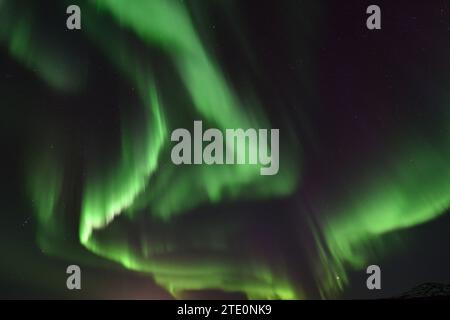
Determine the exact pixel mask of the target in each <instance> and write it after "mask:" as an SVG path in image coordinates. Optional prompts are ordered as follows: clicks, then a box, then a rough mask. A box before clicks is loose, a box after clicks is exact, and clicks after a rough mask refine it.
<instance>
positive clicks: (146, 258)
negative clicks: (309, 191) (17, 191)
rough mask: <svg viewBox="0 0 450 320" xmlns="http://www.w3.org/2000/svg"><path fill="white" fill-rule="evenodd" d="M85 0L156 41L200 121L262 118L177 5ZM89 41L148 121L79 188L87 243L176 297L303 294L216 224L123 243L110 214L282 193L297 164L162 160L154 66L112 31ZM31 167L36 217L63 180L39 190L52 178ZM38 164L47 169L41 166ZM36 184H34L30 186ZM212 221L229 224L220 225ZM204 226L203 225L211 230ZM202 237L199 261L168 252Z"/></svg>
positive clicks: (258, 122)
mask: <svg viewBox="0 0 450 320" xmlns="http://www.w3.org/2000/svg"><path fill="white" fill-rule="evenodd" d="M91 3H92V4H93V5H94V6H96V8H97V9H98V10H105V11H107V12H109V13H110V14H111V15H112V16H113V17H115V18H117V20H118V21H120V22H121V24H122V25H123V26H127V27H129V29H130V30H132V31H134V32H135V33H136V35H138V36H139V37H140V39H141V40H142V41H143V42H144V43H146V44H148V45H149V46H153V47H155V46H156V47H160V49H161V51H162V52H164V53H166V54H168V55H169V56H170V58H171V59H172V60H173V61H174V63H175V66H176V69H177V70H178V72H179V74H180V76H181V80H182V81H183V83H184V84H185V86H186V90H187V91H188V93H189V95H190V97H191V99H192V105H193V107H194V108H195V109H196V112H197V114H198V115H199V117H201V118H202V119H204V121H207V123H209V124H211V125H214V126H215V127H218V128H222V129H226V128H236V127H239V128H248V127H256V128H265V127H267V126H266V124H267V122H266V120H264V116H263V115H262V114H261V113H259V112H258V111H257V107H256V106H255V108H254V109H253V110H250V109H249V110H247V111H245V110H244V109H243V107H242V103H241V102H240V101H239V99H238V98H237V97H236V96H235V94H234V93H233V90H232V89H231V88H230V87H229V85H228V84H227V82H226V80H225V79H224V77H223V76H222V75H221V73H220V67H219V66H218V65H217V64H216V63H215V62H214V61H213V59H212V58H210V57H209V56H208V54H207V53H206V51H205V49H204V48H203V46H202V44H201V42H200V40H199V39H198V37H197V34H196V32H195V31H194V27H193V26H192V24H191V22H190V17H189V15H188V13H187V11H186V9H185V8H184V6H183V5H182V4H180V3H179V2H175V1H159V0H156V1H133V2H126V3H125V2H124V1H97V2H95V3H94V1H93V2H91ZM149 15H150V16H149ZM95 19H96V18H94V17H92V16H90V14H89V13H87V12H86V10H84V12H83V21H84V23H85V25H88V26H89V27H87V28H86V29H87V30H90V31H88V32H90V33H91V34H90V35H88V36H90V37H91V38H93V39H96V38H95V35H96V33H98V32H101V31H102V30H101V26H98V25H97V24H96V21H95ZM173 21H177V23H176V24H174V23H173ZM95 41H96V42H97V44H98V45H99V46H100V48H101V49H102V51H103V53H104V54H105V55H106V56H108V57H109V58H110V61H111V62H112V63H113V64H114V65H115V66H116V67H117V68H118V69H119V70H121V71H122V72H123V74H124V75H125V76H126V77H127V78H128V79H129V81H130V82H131V83H132V85H133V86H134V87H136V88H138V91H139V93H140V96H141V103H142V104H143V105H144V106H145V112H144V114H146V123H145V125H144V127H145V129H144V132H141V133H139V134H138V135H137V134H135V133H133V132H134V131H133V130H127V127H126V126H124V128H122V129H123V130H122V142H121V154H120V157H119V159H118V161H117V162H116V165H115V166H114V167H113V168H112V170H103V171H104V173H103V174H95V175H92V176H90V175H88V177H87V180H86V182H85V187H84V190H83V196H82V206H81V216H80V226H79V239H80V242H81V243H82V244H83V245H84V246H85V247H86V248H87V249H89V250H90V251H92V252H94V253H96V254H97V255H99V256H101V257H104V258H107V259H110V260H113V261H116V262H119V263H120V264H122V265H123V266H124V267H126V268H127V269H130V270H136V271H140V272H148V273H150V274H151V275H152V276H153V278H154V279H155V281H156V282H157V283H159V284H160V285H162V286H163V287H165V288H166V289H168V290H169V291H170V292H171V293H172V294H173V295H174V296H178V295H179V294H180V293H182V292H183V291H185V290H200V289H220V290H224V291H232V292H242V293H244V294H246V295H247V297H249V298H283V299H293V298H299V297H302V296H303V293H302V291H301V289H299V288H293V287H292V285H291V284H290V283H289V281H288V279H287V278H286V277H285V276H284V275H283V273H280V274H276V273H275V271H274V270H273V268H272V266H270V265H269V264H268V263H267V261H263V260H261V261H258V260H255V259H248V260H247V261H245V260H244V261H242V258H240V259H239V260H236V259H235V258H233V255H230V254H229V253H227V245H228V244H227V240H228V238H229V237H230V236H229V235H225V234H224V233H223V232H222V233H221V232H216V235H214V236H213V237H212V238H211V239H208V242H205V239H202V237H201V236H198V235H197V236H196V235H190V236H189V237H188V238H187V239H185V241H184V242H183V243H177V242H176V241H175V240H170V239H164V240H161V242H160V243H158V241H156V243H155V242H153V243H152V244H151V245H149V244H148V243H146V242H145V237H146V236H145V235H142V238H141V243H140V249H136V248H135V247H134V246H132V245H130V244H129V243H127V238H128V237H127V234H126V231H125V230H122V229H121V227H120V226H117V223H115V221H116V220H117V217H118V216H121V215H125V216H127V217H128V218H129V219H135V218H136V212H138V214H137V215H138V216H139V215H141V214H144V213H145V214H149V215H151V216H153V217H156V220H159V221H164V222H165V223H169V225H170V223H171V220H172V219H174V215H182V214H183V213H184V212H187V211H188V210H191V209H194V208H195V207H196V206H199V205H202V204H204V203H217V202H219V201H224V200H225V199H227V198H228V199H233V198H238V197H241V196H242V195H243V194H246V193H247V196H248V197H267V196H271V197H272V196H283V195H287V194H289V193H291V192H292V191H293V190H294V188H295V184H296V175H295V172H296V169H295V167H293V166H292V165H291V163H290V162H291V161H289V160H288V161H285V162H284V164H283V163H282V164H281V168H280V172H279V174H278V175H277V176H276V177H272V178H267V177H262V176H260V172H259V169H260V167H259V166H254V165H241V166H220V167H219V166H215V167H214V166H213V167H209V166H207V165H204V166H195V167H190V168H182V169H179V168H174V167H171V166H173V165H172V164H170V166H165V167H164V169H161V168H160V167H161V164H160V163H159V162H161V157H164V156H166V159H165V160H166V162H169V161H170V160H169V159H167V151H168V149H169V147H170V146H169V132H170V118H171V116H170V115H167V114H165V108H164V102H163V101H162V100H163V99H161V98H160V96H159V92H158V90H157V87H158V83H157V82H158V80H157V79H156V78H154V75H152V74H151V71H152V70H151V66H150V65H149V64H148V63H146V62H142V64H140V65H138V64H137V63H136V60H135V59H136V52H135V51H133V50H132V49H128V48H126V47H123V46H119V45H117V42H116V40H115V39H114V38H108V37H104V40H100V41H99V40H95ZM175 116H176V115H175ZM164 153H165V154H164ZM47 165H48V164H47ZM44 166H46V164H44ZM94 170H98V168H95V169H94ZM158 170H161V171H162V172H158V180H157V181H156V182H155V181H154V180H153V175H154V174H155V172H156V171H158ZM100 171H102V170H100ZM36 172H37V171H35V172H33V173H32V174H31V176H32V177H33V178H32V181H36V180H39V178H40V179H41V180H40V181H38V182H35V183H31V185H32V191H31V194H32V197H33V199H34V201H35V202H36V203H38V205H37V208H38V214H37V217H38V219H39V220H40V224H41V225H43V224H45V221H44V219H43V218H44V217H47V216H53V215H54V214H56V209H55V207H56V205H57V199H58V194H60V190H58V188H57V186H59V185H61V180H62V179H63V177H61V176H58V177H57V178H56V177H55V179H54V180H55V181H54V182H52V183H51V184H48V186H53V187H55V188H45V191H42V186H43V185H45V184H46V183H45V182H44V181H43V180H47V181H48V179H50V180H52V177H51V176H42V175H40V174H37V175H36V174H35V173H36ZM40 172H45V171H44V170H42V168H41V169H40ZM93 176H95V178H94V177H93ZM36 177H37V178H36ZM269 179H270V180H269ZM265 181H267V182H265ZM38 188H39V189H40V190H41V191H39V192H37V189H38ZM245 190H247V191H245ZM41 192H44V193H45V194H44V195H42V194H41ZM136 207H138V208H136ZM52 210H53V212H52V213H49V211H52ZM109 228H112V229H113V232H112V233H113V234H114V237H107V240H106V241H105V240H104V239H103V238H102V237H97V236H96V235H97V234H102V235H103V234H104V233H105V232H106V233H108V232H109V231H108V230H109ZM204 228H206V229H208V228H211V227H210V226H204ZM218 228H224V229H225V230H227V229H230V230H231V229H233V227H229V228H226V227H224V226H223V225H222V226H220V227H218ZM45 230H47V231H48V229H47V228H45V227H44V228H42V229H41V231H45ZM117 230H119V231H117ZM201 232H202V233H206V234H210V232H209V231H208V230H205V231H201ZM220 234H222V236H220ZM209 237H211V235H209ZM112 238H114V239H112ZM163 238H167V237H165V236H164V237H163ZM190 242H192V243H190ZM197 243H200V245H198V244H197ZM205 243H206V244H205ZM41 244H42V243H41ZM199 246H200V247H201V250H206V253H205V254H204V256H203V257H202V258H199V259H198V261H196V260H195V259H194V260H193V261H189V260H183V259H181V260H180V261H177V262H173V261H171V260H170V259H169V260H168V261H165V257H166V256H170V254H171V253H172V250H180V253H182V252H183V250H185V249H184V248H189V247H191V248H193V249H195V250H198V247H199ZM172 260H173V259H172ZM190 260H192V259H190Z"/></svg>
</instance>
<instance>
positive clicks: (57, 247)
mask: <svg viewBox="0 0 450 320" xmlns="http://www.w3.org/2000/svg"><path fill="white" fill-rule="evenodd" d="M70 4H77V5H79V6H80V8H81V14H82V29H81V30H68V29H67V28H66V19H67V17H68V15H67V14H66V8H67V6H68V5H70ZM371 4H377V5H379V6H380V8H381V12H382V29H381V30H368V29H367V28H366V19H367V17H368V15H367V14H366V8H367V7H368V5H371ZM0 26H1V27H0V94H1V100H0V105H1V110H2V115H3V116H2V117H1V120H0V123H1V126H0V130H1V135H0V137H1V138H0V139H1V142H2V152H1V157H0V159H1V164H2V168H3V171H2V172H3V183H2V186H1V194H2V200H3V201H2V205H3V206H2V209H1V210H0V253H1V257H2V258H1V259H0V298H64V299H66V298H68V299H70V298H88V299H118V298H122V299H173V298H178V299H182V298H205V299H206V298H239V299H246V298H248V299H342V298H344V299H346V298H350V299H355V298H356V299H359V298H363V299H366V298H368V299H373V298H381V297H393V296H396V295H399V294H401V293H403V292H405V291H407V290H409V289H410V288H412V287H414V286H416V285H419V284H421V283H424V282H441V283H450V271H449V270H450V253H449V251H448V250H447V246H448V244H449V243H450V232H449V230H450V215H449V214H448V212H447V211H448V209H449V207H450V129H449V127H448V125H449V123H450V72H449V71H450V41H449V40H450V2H449V1H448V0H435V1H427V0H414V1H406V0H395V1H380V0H377V1H356V0H352V1H324V0H321V1H318V0H314V1H313V0H303V1H301V0H282V1H269V0H264V1H263V0H258V1H256V0H245V1H241V0H239V1H238V0H216V1H207V0H185V1H176V0H133V1H130V0H102V1H96V0H85V1H75V0H73V1H58V3H57V4H56V3H55V1H50V0H40V1H39V3H38V2H37V1H32V0H29V1H14V0H3V1H2V0H0ZM194 120H202V121H203V124H204V126H205V127H210V128H219V129H223V130H225V129H226V128H245V129H246V128H278V129H280V170H279V172H278V174H277V175H273V176H261V175H260V174H259V167H257V166H251V165H224V166H218V165H217V166H208V165H205V164H203V165H192V166H183V165H182V166H176V165H174V164H173V163H172V161H171V158H170V153H171V148H172V146H173V143H172V142H171V141H170V134H171V132H172V131H173V130H174V129H176V128H187V129H189V130H191V129H192V127H193V121H194ZM72 264H75V265H78V266H80V268H81V270H82V289H81V290H78V291H77V290H68V289H67V287H66V279H67V276H68V275H67V274H66V268H67V266H68V265H72ZM371 264H375V265H378V266H380V268H381V279H382V280H381V281H382V289H381V290H368V289H367V287H366V279H367V274H366V268H367V266H369V265H371Z"/></svg>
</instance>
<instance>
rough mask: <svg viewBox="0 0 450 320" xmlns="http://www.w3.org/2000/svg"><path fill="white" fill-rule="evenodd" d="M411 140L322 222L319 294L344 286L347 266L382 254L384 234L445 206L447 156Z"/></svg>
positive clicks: (449, 196) (448, 202)
mask: <svg viewBox="0 0 450 320" xmlns="http://www.w3.org/2000/svg"><path fill="white" fill-rule="evenodd" d="M443 140H444V141H442V142H444V143H445V139H443ZM414 141H415V142H414V145H407V144H405V143H403V145H402V146H401V147H399V148H398V149H397V150H396V151H395V154H397V153H398V154H399V155H396V156H394V157H393V159H391V160H387V161H384V162H383V164H378V165H375V166H374V167H373V168H371V170H370V172H367V173H365V174H363V176H364V178H363V179H361V181H359V182H357V183H356V184H354V185H353V186H352V189H350V190H349V192H348V193H346V194H341V197H340V201H339V203H337V204H336V205H332V207H333V208H334V210H335V211H334V212H333V213H332V214H333V215H332V216H331V214H330V215H329V218H327V219H326V220H325V221H324V223H323V229H324V230H323V232H324V234H325V243H326V245H327V249H328V252H329V254H326V253H325V252H324V251H321V252H322V254H321V255H320V262H319V264H320V265H321V266H322V268H325V274H321V275H320V276H319V278H320V279H321V281H322V283H321V287H322V290H323V292H322V294H323V296H328V295H331V296H333V295H334V294H335V293H336V292H338V291H341V290H342V289H343V285H345V284H346V283H347V277H346V271H345V270H346V268H347V267H351V268H355V269H364V268H366V267H367V266H368V262H369V259H371V258H374V257H375V258H376V257H378V256H379V255H380V254H382V253H384V252H386V250H387V249H386V247H385V246H384V245H383V243H382V242H381V239H380V237H381V236H382V235H384V234H387V233H389V232H392V231H396V230H401V229H405V228H409V227H412V226H415V225H419V224H422V223H425V222H427V221H430V220H431V219H434V218H436V217H437V216H439V215H441V214H443V213H445V211H446V210H447V209H448V208H449V206H450V169H449V166H448V163H449V161H450V154H449V153H448V152H446V151H443V150H445V148H435V147H434V146H433V145H431V144H430V143H429V141H425V140H422V139H419V138H416V139H415V140H414ZM321 272H323V271H321ZM337 276H339V280H338V279H337Z"/></svg>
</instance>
